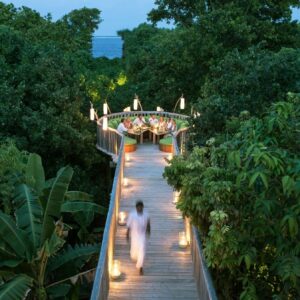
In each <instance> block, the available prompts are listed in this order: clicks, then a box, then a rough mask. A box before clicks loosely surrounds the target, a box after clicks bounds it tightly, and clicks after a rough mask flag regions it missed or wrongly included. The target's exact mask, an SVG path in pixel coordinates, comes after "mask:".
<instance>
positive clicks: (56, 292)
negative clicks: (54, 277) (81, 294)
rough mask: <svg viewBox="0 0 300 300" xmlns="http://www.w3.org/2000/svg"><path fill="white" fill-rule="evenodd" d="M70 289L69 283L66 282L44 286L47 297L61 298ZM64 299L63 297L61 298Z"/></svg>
mask: <svg viewBox="0 0 300 300" xmlns="http://www.w3.org/2000/svg"><path fill="white" fill-rule="evenodd" d="M70 289H71V285H70V284H67V283H61V284H57V285H53V286H50V287H48V288H46V291H47V295H48V296H49V299H62V298H63V297H65V296H67V294H68V292H69V291H70ZM63 299H64V298H63Z"/></svg>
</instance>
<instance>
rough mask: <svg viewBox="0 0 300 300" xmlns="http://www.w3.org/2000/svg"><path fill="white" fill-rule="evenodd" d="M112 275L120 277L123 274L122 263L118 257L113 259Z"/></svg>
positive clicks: (112, 276)
mask: <svg viewBox="0 0 300 300" xmlns="http://www.w3.org/2000/svg"><path fill="white" fill-rule="evenodd" d="M110 276H111V278H112V279H118V278H119V277H120V276H121V263H120V261H119V260H117V259H114V260H113V263H112V267H111V272H110Z"/></svg>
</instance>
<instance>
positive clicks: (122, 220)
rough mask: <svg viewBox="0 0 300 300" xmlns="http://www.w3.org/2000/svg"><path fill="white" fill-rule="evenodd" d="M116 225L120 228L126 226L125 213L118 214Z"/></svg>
mask: <svg viewBox="0 0 300 300" xmlns="http://www.w3.org/2000/svg"><path fill="white" fill-rule="evenodd" d="M118 223H119V225H121V226H124V225H126V212H124V211H120V212H119V218H118Z"/></svg>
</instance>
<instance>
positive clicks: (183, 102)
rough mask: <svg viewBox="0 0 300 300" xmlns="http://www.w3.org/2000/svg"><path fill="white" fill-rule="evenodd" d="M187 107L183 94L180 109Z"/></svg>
mask: <svg viewBox="0 0 300 300" xmlns="http://www.w3.org/2000/svg"><path fill="white" fill-rule="evenodd" d="M184 108H185V99H184V98H183V96H181V97H180V109H184Z"/></svg>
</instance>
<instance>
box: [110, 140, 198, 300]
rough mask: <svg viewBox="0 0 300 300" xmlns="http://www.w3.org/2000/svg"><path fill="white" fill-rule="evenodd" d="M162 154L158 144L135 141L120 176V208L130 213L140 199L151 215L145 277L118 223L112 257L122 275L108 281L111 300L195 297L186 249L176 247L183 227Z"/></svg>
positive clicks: (190, 261) (187, 250) (188, 252)
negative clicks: (122, 181) (126, 183)
mask: <svg viewBox="0 0 300 300" xmlns="http://www.w3.org/2000/svg"><path fill="white" fill-rule="evenodd" d="M166 157H167V154H166V153H163V152H160V151H159V150H158V147H157V145H152V144H144V145H139V147H138V150H137V151H136V152H134V153H130V158H131V160H130V161H129V162H126V164H125V169H124V176H125V177H126V178H128V181H129V186H127V187H124V188H123V190H122V197H121V202H120V210H122V211H126V212H130V211H131V210H133V209H134V208H135V203H136V201H137V200H138V199H141V200H142V201H143V202H144V205H145V209H146V210H147V211H148V213H149V215H150V219H151V236H150V239H149V241H148V244H147V253H146V261H145V266H144V272H145V274H144V276H139V275H138V270H137V269H136V268H135V263H133V262H132V261H131V259H130V255H129V245H128V243H127V241H126V228H125V227H124V226H118V229H117V233H116V238H115V247H116V248H115V258H116V259H119V260H120V261H121V269H122V276H121V278H120V279H119V280H116V281H111V283H110V291H109V299H110V300H118V299H122V300H127V299H128V300H129V299H130V300H137V299H139V300H148V299H149V300H150V299H162V300H167V299H168V300H171V299H185V300H188V299H191V300H193V299H199V298H198V293H197V287H196V282H195V279H194V276H193V265H192V258H191V255H190V251H189V249H184V250H182V249H180V248H179V247H178V232H179V231H183V230H184V222H183V219H182V216H181V213H180V212H179V211H178V210H176V207H175V205H174V204H173V203H172V200H173V190H172V188H171V187H170V186H169V185H168V184H167V182H166V181H165V180H164V179H163V176H162V173H163V170H164V167H165V166H166V161H165V159H164V158H166Z"/></svg>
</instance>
